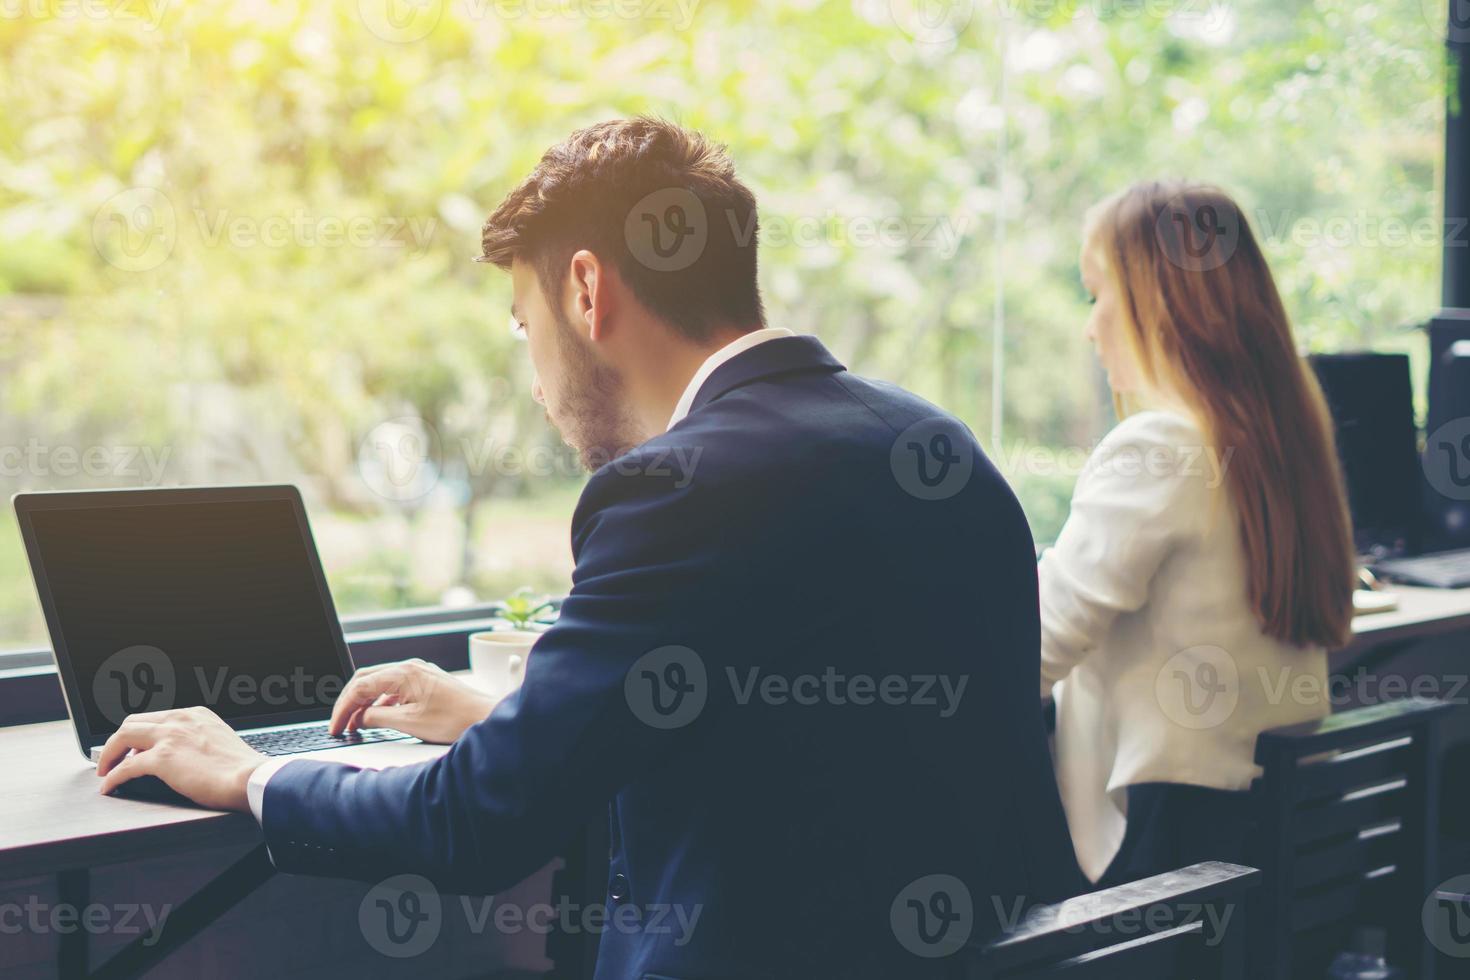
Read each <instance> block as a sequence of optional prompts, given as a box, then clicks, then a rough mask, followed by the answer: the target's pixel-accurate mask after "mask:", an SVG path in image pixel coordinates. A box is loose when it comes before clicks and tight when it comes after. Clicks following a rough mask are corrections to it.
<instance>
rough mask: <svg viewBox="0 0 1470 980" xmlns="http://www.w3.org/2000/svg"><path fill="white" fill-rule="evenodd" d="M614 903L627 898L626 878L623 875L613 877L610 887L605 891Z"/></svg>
mask: <svg viewBox="0 0 1470 980" xmlns="http://www.w3.org/2000/svg"><path fill="white" fill-rule="evenodd" d="M607 893H608V894H609V895H611V896H612V899H613V901H614V902H621V901H622V900H623V899H625V898H627V897H628V876H627V875H625V874H621V873H620V874H615V875H613V880H612V887H611V888H609V889H608V890H607Z"/></svg>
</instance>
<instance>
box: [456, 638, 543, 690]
mask: <svg viewBox="0 0 1470 980" xmlns="http://www.w3.org/2000/svg"><path fill="white" fill-rule="evenodd" d="M539 639H541V634H540V633H532V632H529V631H525V630H491V631H488V632H481V633H471V634H470V674H471V675H473V676H474V678H475V679H476V680H477V681H479V682H480V683H481V684H482V685H484V686H485V687H486V688H487V689H488V690H489V691H490V693H492V694H494V695H495V696H496V697H505V696H506V695H507V694H509V693H510V692H511V691H514V690H515V689H516V688H518V687H520V686H521V681H522V679H524V678H525V676H526V658H527V657H528V656H530V655H531V647H533V646H535V644H536V641H537V640H539Z"/></svg>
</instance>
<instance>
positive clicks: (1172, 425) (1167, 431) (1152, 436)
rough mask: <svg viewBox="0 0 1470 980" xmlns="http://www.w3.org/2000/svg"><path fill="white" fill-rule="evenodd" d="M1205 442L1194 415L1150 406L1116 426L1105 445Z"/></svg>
mask: <svg viewBox="0 0 1470 980" xmlns="http://www.w3.org/2000/svg"><path fill="white" fill-rule="evenodd" d="M1204 441H1205V433H1204V429H1203V427H1202V426H1201V425H1200V423H1199V421H1198V420H1197V419H1195V418H1194V417H1193V416H1191V415H1189V414H1187V413H1185V412H1183V411H1176V410H1172V409H1149V410H1148V411H1144V412H1135V413H1133V414H1132V415H1130V416H1128V417H1127V418H1125V419H1123V421H1121V422H1119V423H1118V424H1117V425H1115V426H1114V427H1113V429H1112V431H1111V432H1109V433H1108V434H1107V436H1106V437H1105V438H1104V439H1103V441H1102V445H1104V446H1106V445H1109V444H1112V445H1127V444H1129V443H1143V444H1147V445H1167V446H1198V445H1202V444H1203V443H1204Z"/></svg>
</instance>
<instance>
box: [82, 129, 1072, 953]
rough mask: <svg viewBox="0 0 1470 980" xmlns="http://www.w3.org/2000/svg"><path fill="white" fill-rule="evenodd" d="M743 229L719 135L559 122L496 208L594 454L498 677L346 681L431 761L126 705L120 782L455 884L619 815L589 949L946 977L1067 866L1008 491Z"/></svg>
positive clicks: (310, 859)
mask: <svg viewBox="0 0 1470 980" xmlns="http://www.w3.org/2000/svg"><path fill="white" fill-rule="evenodd" d="M755 231H756V206H755V200H754V198H753V196H752V195H751V193H750V192H749V190H747V189H746V188H745V186H744V185H743V184H742V183H741V182H740V181H739V180H738V179H737V178H736V176H735V173H734V169H733V167H732V165H731V163H730V160H729V159H728V157H727V156H726V154H725V152H724V150H723V148H721V147H719V146H717V145H715V144H712V143H710V142H708V141H706V140H705V139H704V138H703V137H701V136H699V135H698V134H695V133H691V132H689V131H686V130H683V129H681V128H679V127H677V126H674V125H671V124H668V123H665V122H661V121H657V120H649V119H635V120H623V121H617V122H611V123H605V124H601V125H597V126H593V127H590V128H588V129H584V130H581V131H578V132H576V133H574V134H572V136H570V137H569V138H568V139H567V140H566V141H565V142H563V143H561V144H559V145H557V146H555V147H553V148H552V149H551V150H549V151H548V152H547V153H546V155H545V156H544V157H543V159H542V161H541V163H540V164H539V165H538V166H537V167H536V169H535V171H534V172H533V173H532V174H531V175H530V177H528V178H527V179H526V180H525V182H523V183H522V184H521V185H520V186H519V187H518V188H516V189H515V190H514V191H513V192H512V193H511V194H510V195H509V196H508V197H507V199H506V200H505V201H504V202H503V203H502V204H501V205H500V207H499V208H498V209H497V210H496V212H495V214H494V215H492V216H491V218H490V219H489V221H488V222H487V224H486V226H485V231H484V250H485V255H484V258H485V260H487V261H490V262H493V263H494V264H496V265H498V266H500V267H501V268H504V269H508V270H509V272H510V274H511V278H512V283H513V291H514V306H513V314H514V316H515V318H516V321H517V323H518V326H519V329H520V330H523V331H524V332H525V334H526V337H527V339H528V342H529V347H530V355H531V359H532V361H533V362H534V365H535V368H536V372H537V384H536V389H535V395H536V397H537V398H538V400H540V401H541V402H542V403H543V404H544V405H545V407H546V411H547V415H548V417H549V418H550V420H551V421H552V422H553V423H555V424H556V426H557V427H558V428H559V429H560V430H561V432H562V434H563V436H564V437H565V438H566V440H567V441H568V443H569V444H570V445H572V446H573V447H574V448H576V449H577V450H578V451H579V453H580V454H581V456H582V457H583V459H584V461H585V462H586V463H587V464H588V466H589V468H593V469H595V472H594V473H593V474H592V477H591V479H590V481H589V482H588V484H587V487H586V489H585V491H584V492H583V494H582V497H581V500H580V502H579V503H578V506H577V509H576V513H575V515H574V516H573V519H572V548H573V552H574V554H575V557H576V571H575V573H574V575H573V585H572V590H571V593H570V595H569V596H568V598H567V599H566V602H565V604H564V606H563V608H562V611H561V616H560V619H559V621H558V622H557V624H556V625H555V626H554V627H553V628H552V629H551V630H549V631H548V632H547V633H545V634H544V635H543V636H542V637H541V639H540V641H539V642H538V643H537V644H536V648H535V651H534V654H533V656H531V657H530V658H529V662H528V664H527V668H526V674H525V680H524V683H523V685H522V686H521V688H520V689H519V690H518V691H516V692H515V693H514V694H512V695H510V696H509V697H507V698H505V699H504V700H503V701H502V702H500V703H499V704H498V705H492V703H491V702H489V701H488V700H487V699H486V698H485V697H484V696H483V695H481V694H479V693H478V692H476V691H475V690H473V689H472V688H470V687H469V686H467V685H465V684H463V683H462V682H460V681H458V680H456V679H454V678H452V677H450V676H449V675H447V674H444V673H443V672H441V671H438V670H437V669H436V668H433V667H430V666H428V665H425V664H422V663H406V664H394V665H389V666H386V667H380V668H376V669H371V670H364V671H360V672H359V673H358V675H357V676H356V677H355V678H354V679H353V680H352V682H351V683H350V684H349V685H348V687H347V689H346V690H345V691H344V693H343V695H342V697H341V698H340V700H339V702H338V704H337V705H336V707H335V709H334V715H333V720H332V726H333V728H334V730H336V731H342V730H344V729H350V728H355V727H358V726H379V725H382V726H391V727H395V728H399V729H401V730H403V731H406V732H409V733H410V734H414V735H418V736H419V737H421V738H424V739H426V740H431V741H441V742H452V743H453V744H452V745H451V747H450V748H449V750H448V751H447V753H446V754H445V755H444V756H443V757H442V758H439V759H438V760H436V761H434V762H431V763H425V764H421V765H416V766H408V767H403V768H399V769H389V770H384V771H371V770H357V769H354V768H351V767H349V766H345V765H342V764H336V763H331V762H322V761H308V760H296V761H282V760H281V759H274V760H271V761H269V762H265V761H264V760H263V758H262V757H261V756H259V755H257V754H256V753H254V752H253V751H252V750H250V749H249V748H248V747H247V746H245V745H244V743H242V742H240V740H239V739H238V738H237V737H236V736H235V734H234V733H233V732H232V731H231V730H230V729H229V728H228V727H227V726H226V725H224V723H223V722H221V721H219V719H218V718H217V717H215V716H214V715H212V714H211V713H209V712H208V711H206V710H203V709H192V710H185V711H177V712H163V713H159V714H156V715H147V716H135V717H134V718H133V719H130V720H129V721H128V723H126V724H124V725H123V726H122V729H121V730H120V731H119V732H118V733H117V734H116V735H115V736H114V737H113V738H112V739H111V740H110V741H109V743H108V746H107V749H106V752H105V754H104V758H103V760H102V762H101V764H100V765H99V771H100V772H101V773H103V774H104V776H105V778H104V780H103V787H102V789H103V791H104V792H105V791H108V790H110V789H111V788H112V787H113V786H114V785H116V784H117V783H118V782H122V781H125V780H126V779H129V778H132V777H134V776H137V775H141V774H145V773H152V774H157V775H159V776H161V777H162V778H163V779H164V780H165V781H166V782H168V783H169V784H170V785H172V786H174V787H175V788H176V789H178V790H180V791H181V792H183V793H185V794H187V795H189V796H191V797H193V798H195V799H196V800H198V801H200V802H202V803H204V804H206V805H211V806H217V807H222V808H233V809H239V810H247V809H248V810H251V811H252V812H254V813H255V814H256V816H257V817H258V818H260V819H261V822H262V826H263V827H264V830H265V837H266V842H267V844H268V845H269V848H270V853H271V856H272V859H273V860H274V862H275V864H276V866H277V867H278V868H279V869H281V870H283V871H288V872H299V873H305V874H316V875H332V876H341V877H354V878H361V879H364V880H376V879H382V878H385V877H386V876H390V875H397V874H406V873H414V874H417V875H422V876H426V877H427V878H428V879H430V880H431V881H432V882H433V883H434V885H435V887H436V888H437V889H439V890H442V891H445V892H449V893H465V894H489V893H492V892H495V891H498V890H500V889H504V888H507V887H509V886H511V885H513V884H515V883H516V882H517V881H519V880H520V879H522V878H523V877H525V876H526V875H527V874H529V873H530V872H532V871H534V870H535V869H537V868H538V867H540V866H542V865H543V864H544V863H545V862H546V861H547V860H548V859H549V858H550V857H552V856H553V855H555V854H557V853H558V852H559V850H560V849H561V848H563V847H565V846H566V845H567V844H568V843H569V842H570V841H571V840H572V839H573V838H574V837H575V835H576V833H577V832H578V829H579V828H581V827H583V826H585V825H586V823H587V821H589V820H593V819H603V818H604V817H603V815H604V814H605V819H607V820H608V822H609V827H610V832H611V855H610V856H611V867H610V871H609V874H608V887H607V895H606V898H605V901H606V905H607V907H606V909H605V910H604V911H605V912H606V916H605V920H601V921H604V924H603V925H602V927H601V928H602V933H603V934H602V936H601V940H600V948H599V952H598V958H597V976H598V977H599V978H600V980H611V978H622V977H662V978H670V977H673V978H742V980H743V978H756V977H801V978H809V977H870V976H871V977H903V978H910V977H924V976H930V975H939V974H940V972H941V971H943V970H944V969H946V968H948V967H949V966H951V965H952V961H950V962H947V961H946V957H948V956H950V955H951V954H953V953H955V952H956V951H957V950H958V949H959V948H960V946H961V945H962V944H963V943H965V942H966V941H967V940H968V941H975V940H977V939H980V938H983V937H985V936H986V935H989V934H993V933H994V932H995V931H996V930H997V929H998V928H999V927H1000V926H1001V925H1002V924H1004V923H1005V922H1006V921H1007V920H1008V919H1009V917H1010V916H1012V915H1014V914H1016V911H1017V909H1018V907H1019V906H1018V903H1020V902H1024V901H1026V900H1033V901H1036V900H1051V899H1054V898H1057V897H1060V895H1061V893H1062V892H1063V891H1064V890H1065V889H1067V888H1069V887H1070V886H1071V885H1073V884H1074V883H1075V881H1076V879H1075V877H1074V876H1075V874H1076V872H1075V866H1074V864H1073V862H1072V851H1071V844H1070V841H1069V838H1068V836H1067V833H1066V827H1065V823H1064V820H1063V818H1062V815H1061V810H1060V806H1059V803H1058V799H1057V794H1056V790H1055V786H1054V783H1053V778H1052V774H1051V767H1050V760H1049V759H1048V756H1047V752H1046V747H1045V737H1044V733H1043V728H1042V721H1041V716H1040V711H1039V708H1038V704H1037V701H1036V697H1035V689H1036V675H1037V670H1038V664H1037V657H1038V619H1037V597H1036V571H1035V562H1034V553H1033V547H1032V542H1031V536H1030V532H1029V530H1028V528H1027V525H1026V520H1025V518H1024V516H1023V515H1022V512H1021V509H1020V507H1019V506H1018V505H1017V503H1016V500H1015V498H1014V497H1013V496H1012V494H1011V492H1010V490H1009V488H1008V487H1007V486H1006V484H1005V481H1004V480H1003V479H1002V478H1001V477H1000V475H999V474H998V473H997V472H996V470H995V469H994V468H993V467H992V466H991V464H990V462H989V461H988V460H987V459H986V458H985V456H984V455H983V453H982V452H981V450H980V447H979V446H978V444H977V443H976V442H975V440H974V438H973V437H972V436H971V434H970V433H969V431H968V430H967V429H966V428H965V427H964V426H963V425H962V424H960V423H959V422H958V421H956V420H955V419H954V418H952V417H951V416H949V415H947V414H945V413H944V412H943V411H941V410H939V409H938V408H935V407H934V406H933V405H930V404H928V403H926V402H924V401H922V400H921V399H919V398H916V397H915V396H913V395H911V394H909V393H907V392H905V391H902V390H901V389H899V388H896V387H894V386H892V385H888V384H883V383H880V382H875V381H869V380H866V379H863V378H859V377H856V376H855V375H853V374H851V373H849V372H848V371H847V370H846V368H844V367H843V366H842V364H841V363H839V362H838V360H837V359H836V358H834V357H833V356H832V354H830V353H829V352H828V351H827V349H826V348H825V347H823V345H822V344H821V343H820V342H819V341H818V340H816V339H815V338H814V337H811V336H798V335H795V334H793V333H791V331H789V330H784V329H782V328H780V327H767V326H766V325H765V316H764V313H763V310H762V307H761V301H760V295H759V291H758V288H757V284H756V241H755ZM492 708H493V710H492ZM129 749H133V750H135V754H133V755H131V756H127V752H128V750H129ZM599 900H601V897H600V896H599Z"/></svg>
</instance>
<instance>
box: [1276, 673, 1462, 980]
mask: <svg viewBox="0 0 1470 980" xmlns="http://www.w3.org/2000/svg"><path fill="white" fill-rule="evenodd" d="M1449 709H1450V705H1448V704H1446V703H1444V702H1441V701H1432V700H1428V699H1419V698H1414V699H1409V700H1405V701H1396V702H1392V703H1389V704H1382V705H1374V706H1372V707H1368V708H1358V709H1355V710H1352V711H1345V712H1343V713H1341V714H1336V715H1330V716H1328V717H1326V718H1323V719H1321V720H1319V721H1313V722H1307V723H1304V724H1300V725H1291V726H1288V727H1285V728H1275V729H1272V730H1270V731H1267V732H1262V733H1261V735H1260V737H1259V738H1257V740H1256V762H1257V764H1259V765H1260V766H1261V767H1262V769H1263V770H1264V771H1263V773H1262V775H1261V777H1260V778H1259V779H1258V780H1257V781H1256V784H1255V786H1254V792H1255V793H1256V794H1257V798H1256V799H1257V803H1258V807H1259V808H1258V810H1257V813H1258V814H1259V825H1258V827H1257V828H1256V831H1257V832H1256V836H1255V840H1254V850H1253V857H1252V860H1253V862H1254V863H1256V864H1259V865H1260V867H1261V868H1262V871H1263V875H1264V878H1263V881H1262V887H1261V890H1260V893H1259V894H1258V896H1257V898H1256V901H1254V902H1253V903H1252V915H1251V929H1250V932H1251V952H1252V957H1251V959H1252V963H1251V966H1252V972H1253V974H1254V975H1258V976H1260V977H1262V980H1291V978H1296V977H1316V976H1323V975H1325V974H1326V971H1327V966H1328V964H1329V963H1330V962H1331V958H1332V956H1333V954H1334V952H1335V951H1338V950H1341V949H1345V948H1347V946H1348V943H1349V941H1350V934H1351V931H1352V928H1353V926H1355V925H1376V926H1381V927H1383V928H1384V929H1386V930H1387V931H1388V935H1389V958H1390V960H1391V961H1392V962H1393V963H1394V965H1396V966H1398V967H1399V968H1400V969H1402V970H1403V971H1404V975H1405V976H1409V977H1413V978H1415V980H1432V978H1433V975H1434V957H1433V955H1432V954H1433V950H1432V947H1431V946H1430V944H1429V940H1428V938H1427V937H1426V935H1425V933H1424V930H1423V929H1422V928H1421V924H1420V915H1421V910H1422V908H1423V903H1424V901H1425V898H1426V896H1428V894H1429V892H1430V890H1431V889H1432V888H1433V887H1434V886H1435V884H1436V883H1437V880H1436V878H1435V863H1436V862H1435V857H1436V844H1437V841H1436V837H1437V834H1438V814H1439V759H1438V754H1439V751H1438V750H1439V723H1440V721H1441V720H1442V719H1443V718H1444V717H1445V715H1446V713H1447V712H1448V711H1449ZM1257 957H1259V960H1257Z"/></svg>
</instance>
